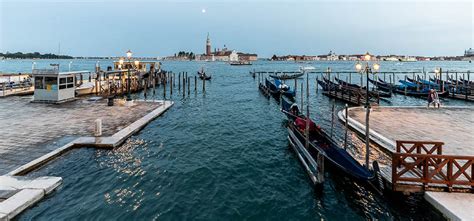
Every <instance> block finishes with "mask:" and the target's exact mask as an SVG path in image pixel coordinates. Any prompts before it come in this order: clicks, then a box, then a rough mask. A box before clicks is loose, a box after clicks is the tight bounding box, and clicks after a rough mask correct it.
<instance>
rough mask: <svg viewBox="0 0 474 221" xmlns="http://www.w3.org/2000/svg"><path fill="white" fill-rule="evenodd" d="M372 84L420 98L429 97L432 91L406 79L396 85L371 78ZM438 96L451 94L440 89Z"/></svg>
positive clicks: (384, 89) (379, 87)
mask: <svg viewBox="0 0 474 221" xmlns="http://www.w3.org/2000/svg"><path fill="white" fill-rule="evenodd" d="M369 81H370V82H372V84H374V85H376V86H377V88H378V89H379V90H383V91H392V92H393V93H397V94H401V95H406V96H412V97H418V98H427V97H428V94H429V92H430V88H427V87H426V88H421V87H418V88H417V84H415V83H412V82H409V81H405V80H400V81H399V82H400V83H401V84H399V85H395V84H390V83H387V82H384V81H382V80H380V79H379V80H378V81H375V80H372V79H369ZM438 96H439V97H448V96H449V91H447V90H445V91H438Z"/></svg>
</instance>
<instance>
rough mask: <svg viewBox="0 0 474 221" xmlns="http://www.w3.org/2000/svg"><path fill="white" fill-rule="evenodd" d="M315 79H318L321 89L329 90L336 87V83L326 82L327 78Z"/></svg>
mask: <svg viewBox="0 0 474 221" xmlns="http://www.w3.org/2000/svg"><path fill="white" fill-rule="evenodd" d="M317 81H318V84H319V85H320V86H321V88H323V91H330V90H334V89H336V85H335V84H333V83H331V82H328V81H329V80H327V79H323V80H319V79H318V80H317Z"/></svg>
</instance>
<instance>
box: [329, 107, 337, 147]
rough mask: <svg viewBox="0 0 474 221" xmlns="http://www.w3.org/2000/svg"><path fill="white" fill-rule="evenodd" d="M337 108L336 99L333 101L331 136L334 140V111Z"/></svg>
mask: <svg viewBox="0 0 474 221" xmlns="http://www.w3.org/2000/svg"><path fill="white" fill-rule="evenodd" d="M335 106H336V99H332V108H331V134H330V137H331V138H332V134H333V130H334V109H335Z"/></svg>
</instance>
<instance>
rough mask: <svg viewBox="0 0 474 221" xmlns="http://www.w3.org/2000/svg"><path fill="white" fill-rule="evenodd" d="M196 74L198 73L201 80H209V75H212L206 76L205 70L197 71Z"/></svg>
mask: <svg viewBox="0 0 474 221" xmlns="http://www.w3.org/2000/svg"><path fill="white" fill-rule="evenodd" d="M197 74H198V75H199V78H200V79H201V80H211V77H212V76H207V75H206V72H204V71H198V72H197Z"/></svg>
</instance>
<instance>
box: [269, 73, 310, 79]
mask: <svg viewBox="0 0 474 221" xmlns="http://www.w3.org/2000/svg"><path fill="white" fill-rule="evenodd" d="M303 75H304V73H298V74H292V75H289V74H286V73H285V74H282V75H273V74H271V75H270V77H271V78H275V79H280V80H289V79H295V78H299V77H301V76H303Z"/></svg>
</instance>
